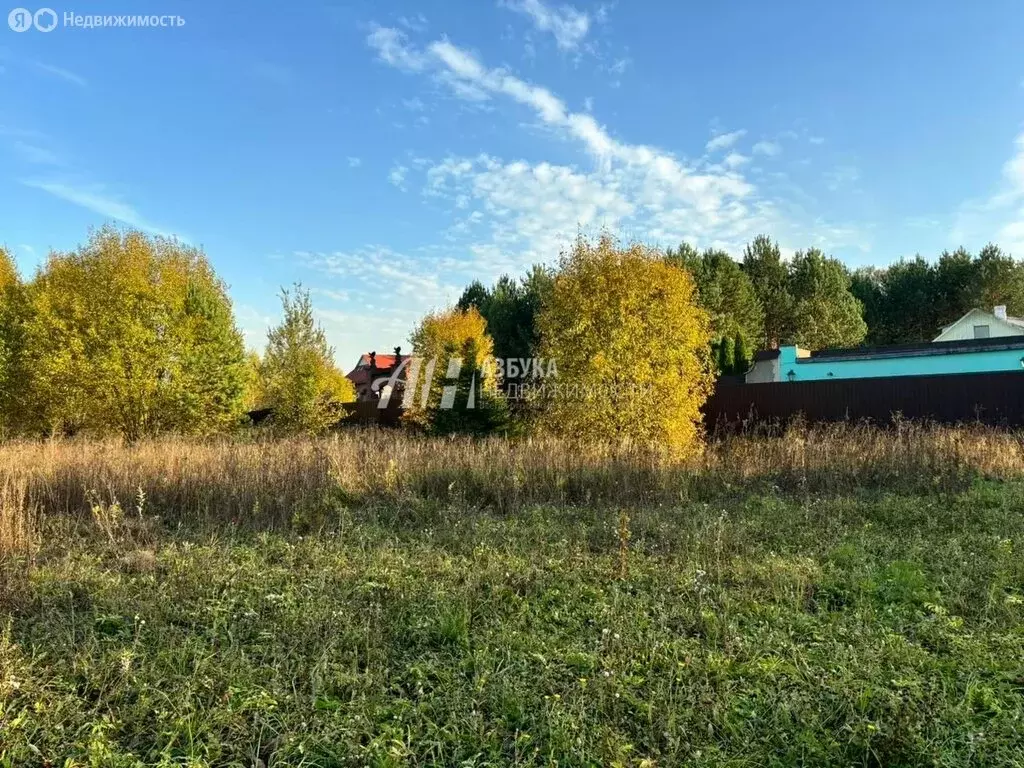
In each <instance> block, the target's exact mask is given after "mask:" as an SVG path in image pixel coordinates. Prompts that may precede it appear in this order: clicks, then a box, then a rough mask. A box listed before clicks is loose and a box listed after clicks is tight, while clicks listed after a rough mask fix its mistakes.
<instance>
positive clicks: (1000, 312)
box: [932, 304, 1024, 342]
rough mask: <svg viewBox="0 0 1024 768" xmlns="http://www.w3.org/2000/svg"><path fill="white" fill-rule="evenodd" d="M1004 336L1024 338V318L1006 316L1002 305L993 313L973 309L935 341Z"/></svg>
mask: <svg viewBox="0 0 1024 768" xmlns="http://www.w3.org/2000/svg"><path fill="white" fill-rule="evenodd" d="M1003 336H1024V318H1020V317H1011V316H1010V315H1007V314H1006V306H1005V305H1002V304H1000V305H999V306H998V307H995V308H994V309H993V310H992V311H991V312H986V311H985V310H984V309H972V310H971V311H970V312H968V313H967V314H965V315H964V316H963V317H961V318H960V319H959V320H957V321H956V322H953V323H950V324H949V325H947V326H945V327H943V329H942V333H940V334H939V335H938V336H936V337H935V338H934V339H932V341H933V342H935V341H966V340H967V339H995V338H1000V337H1003Z"/></svg>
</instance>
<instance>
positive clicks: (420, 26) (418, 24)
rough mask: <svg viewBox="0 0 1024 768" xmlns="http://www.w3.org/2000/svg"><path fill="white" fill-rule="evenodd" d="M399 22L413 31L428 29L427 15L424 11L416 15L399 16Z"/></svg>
mask: <svg viewBox="0 0 1024 768" xmlns="http://www.w3.org/2000/svg"><path fill="white" fill-rule="evenodd" d="M398 23H399V24H401V25H402V26H403V27H405V28H406V29H411V30H412V31H413V32H425V31H426V30H427V26H428V25H427V17H426V16H424V15H423V14H422V13H417V14H416V15H415V16H399V17H398Z"/></svg>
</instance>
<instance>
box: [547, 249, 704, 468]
mask: <svg viewBox="0 0 1024 768" xmlns="http://www.w3.org/2000/svg"><path fill="white" fill-rule="evenodd" d="M538 320H539V327H540V334H541V354H542V355H543V357H544V358H545V359H550V360H553V361H555V362H556V364H557V370H558V377H557V380H556V381H550V380H546V381H545V382H544V388H543V391H542V394H541V398H540V408H541V412H540V416H539V422H538V426H539V427H540V428H541V429H542V430H547V431H552V432H556V433H560V434H564V435H570V436H574V437H580V438H583V439H587V440H608V441H614V442H619V441H630V442H634V443H639V444H645V445H657V446H662V447H664V448H666V449H667V450H669V451H670V452H671V453H673V454H675V455H685V454H687V453H691V452H692V451H694V450H696V449H697V448H698V446H699V442H700V438H701V410H700V409H701V406H702V405H703V404H704V401H705V400H706V399H707V397H708V395H709V394H710V391H711V387H712V384H713V374H712V365H711V360H710V357H709V352H708V350H709V346H708V345H709V341H710V337H711V328H710V321H709V318H708V314H707V312H706V311H704V310H703V309H702V308H701V307H700V306H699V305H698V303H697V296H696V290H695V287H694V284H693V279H692V278H691V276H690V274H689V273H688V272H687V271H686V270H685V269H682V268H680V267H678V266H675V265H673V264H670V263H667V262H666V261H665V258H664V255H663V254H662V253H660V252H659V251H657V250H655V249H653V248H649V247H647V246H644V245H640V244H637V243H633V244H630V245H628V246H623V245H620V244H619V243H618V242H617V241H616V240H615V239H613V238H612V237H610V236H608V235H604V236H602V237H601V238H600V239H599V240H598V241H597V242H591V241H589V240H587V239H585V238H582V237H581V238H579V239H578V240H577V241H576V243H575V245H574V246H573V247H572V249H571V250H569V251H568V252H566V253H564V254H563V255H562V257H561V259H560V263H559V269H558V272H557V274H556V277H555V282H554V287H553V289H552V290H551V292H550V295H549V297H548V299H547V301H546V302H545V305H544V308H543V309H542V311H541V313H540V317H539V319H538Z"/></svg>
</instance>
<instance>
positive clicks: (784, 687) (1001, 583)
mask: <svg viewBox="0 0 1024 768" xmlns="http://www.w3.org/2000/svg"><path fill="white" fill-rule="evenodd" d="M324 509H326V512H325V511H324ZM624 511H625V512H627V513H628V517H629V523H628V526H629V538H628V541H626V538H625V535H624V533H625V532H624V531H623V530H621V528H622V522H623V512H624ZM1022 511H1024V484H1020V483H981V482H978V483H976V484H975V485H973V486H971V487H969V488H967V489H966V490H963V491H959V492H955V493H942V494H939V493H936V494H925V495H916V496H911V495H905V494H902V495H901V494H888V493H880V492H875V493H870V492H868V491H864V492H862V493H855V494H852V495H793V494H783V493H781V492H779V493H768V494H762V495H755V494H751V493H749V492H744V493H741V492H739V491H736V492H734V493H733V494H732V495H729V494H725V495H721V496H720V497H718V498H716V499H715V500H714V501H712V502H707V503H697V502H687V503H680V504H679V505H677V506H671V505H662V506H647V507H641V508H634V509H628V510H623V509H622V508H621V507H614V508H613V507H608V508H576V507H570V506H555V507H528V508H525V509H522V510H520V511H518V512H516V513H514V514H504V515H498V514H495V513H492V512H488V511H482V510H479V509H472V508H463V507H449V506H445V505H442V504H439V503H428V502H424V501H415V500H411V501H408V502H402V503H398V502H393V503H389V504H384V505H379V506H352V507H345V506H343V505H342V504H341V503H340V502H339V503H337V504H334V505H328V506H327V507H325V508H323V507H322V508H321V509H319V511H318V515H319V516H318V518H317V526H319V525H320V524H321V523H323V528H321V529H319V530H317V531H316V532H312V533H310V532H308V531H309V526H310V524H309V521H308V520H306V519H304V517H303V515H302V514H297V515H296V518H295V521H294V523H295V525H294V530H293V531H292V532H288V533H275V534H271V533H255V532H247V531H243V530H239V529H235V528H231V527H229V528H226V529H225V528H219V529H207V530H206V531H205V532H204V531H200V530H188V529H185V528H178V529H175V530H174V531H167V530H165V529H160V528H158V527H152V526H149V527H147V526H143V525H140V524H137V523H136V524H134V525H130V524H129V523H121V524H120V525H119V527H118V528H117V530H113V531H112V535H111V536H109V537H108V536H106V535H104V534H100V533H97V532H96V531H87V530H84V526H79V528H81V530H75V529H74V526H72V525H71V524H70V523H64V524H63V525H62V527H60V529H59V530H56V529H54V530H51V531H50V533H49V535H48V536H47V537H46V541H47V542H48V543H47V544H46V546H45V547H44V550H43V551H42V552H41V553H40V555H39V557H38V560H37V564H36V566H35V568H34V569H33V570H32V571H31V575H30V582H29V584H28V585H27V586H26V587H25V588H24V590H23V591H22V592H21V593H20V594H19V596H18V599H17V601H16V603H15V604H14V605H13V609H12V611H11V612H10V613H9V614H8V616H9V618H7V619H5V620H4V619H3V617H2V616H0V620H2V621H3V622H4V623H5V626H3V627H0V766H11V767H14V766H16V767H17V768H22V767H23V766H76V765H77V766H96V767H97V768H98V767H100V766H102V767H104V768H105V767H107V766H111V767H113V766H137V765H161V766H171V765H175V766H181V765H185V766H207V765H208V766H247V767H248V766H266V767H267V768H275V767H280V768H284V766H341V765H373V766H399V765H452V766H483V765H594V766H597V765H658V766H675V765H683V764H686V765H695V766H725V765H729V766H754V765H779V766H786V765H815V766H817V765H843V766H849V765H886V766H892V765H907V766H909V765H942V766H958V765H964V766H967V765H1000V766H1003V765H1022V764H1024V757H1022V754H1024V750H1022V745H1024V604H1022V603H1024V555H1022V551H1024V514H1022ZM128 518H129V519H130V518H131V514H128ZM48 524H49V525H50V526H51V527H52V528H54V527H55V526H56V525H57V524H56V523H54V522H53V521H50V522H49V523H48ZM299 531H306V535H304V536H303V535H299ZM623 571H625V576H624V577H622V574H623Z"/></svg>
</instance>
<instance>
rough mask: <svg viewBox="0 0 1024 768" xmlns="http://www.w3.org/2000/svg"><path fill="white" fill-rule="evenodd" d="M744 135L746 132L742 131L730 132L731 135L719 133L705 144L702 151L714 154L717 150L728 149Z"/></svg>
mask: <svg viewBox="0 0 1024 768" xmlns="http://www.w3.org/2000/svg"><path fill="white" fill-rule="evenodd" d="M746 133H747V132H746V131H745V130H743V129H741V130H738V131H732V132H731V133H720V134H718V135H717V136H715V137H714V138H712V139H711V140H710V141H709V142H708V143H707V144H705V145H704V149H706V150H707V151H708V152H715V151H717V150H719V149H728V148H729V147H731V146H732V145H733V144H735V143H736V142H737V141H739V140H740V139H742V138H743V137H744V136H745V135H746Z"/></svg>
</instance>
